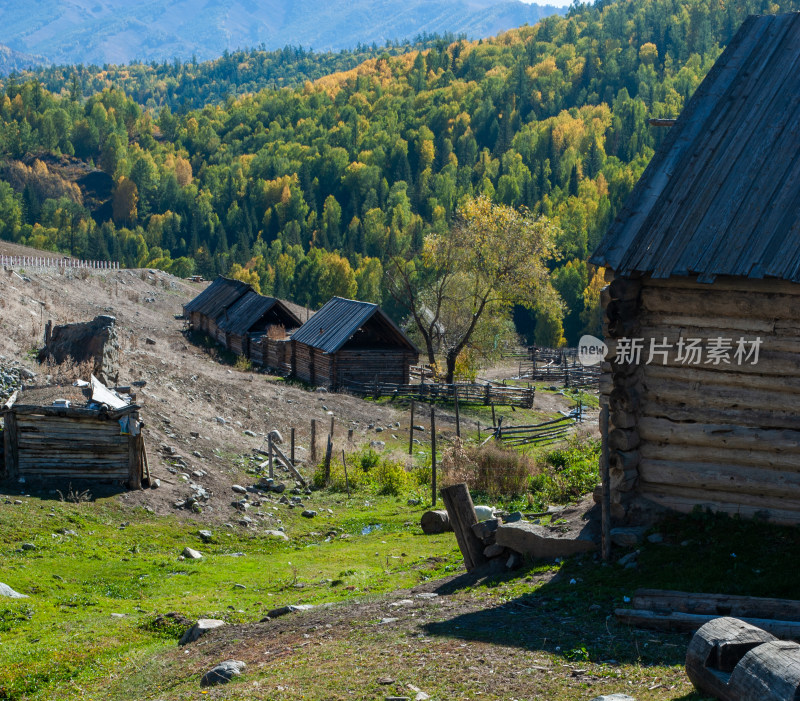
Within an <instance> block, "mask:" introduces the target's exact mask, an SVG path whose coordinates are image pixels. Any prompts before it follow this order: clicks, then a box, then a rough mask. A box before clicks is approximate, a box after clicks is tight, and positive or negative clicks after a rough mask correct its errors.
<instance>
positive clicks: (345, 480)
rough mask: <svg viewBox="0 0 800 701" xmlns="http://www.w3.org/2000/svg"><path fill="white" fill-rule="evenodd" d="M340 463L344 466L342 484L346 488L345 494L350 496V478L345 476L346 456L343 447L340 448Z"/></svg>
mask: <svg viewBox="0 0 800 701" xmlns="http://www.w3.org/2000/svg"><path fill="white" fill-rule="evenodd" d="M342 465H343V466H344V486H345V488H346V489H347V496H350V480H349V479H348V478H347V458H345V456H344V448H342Z"/></svg>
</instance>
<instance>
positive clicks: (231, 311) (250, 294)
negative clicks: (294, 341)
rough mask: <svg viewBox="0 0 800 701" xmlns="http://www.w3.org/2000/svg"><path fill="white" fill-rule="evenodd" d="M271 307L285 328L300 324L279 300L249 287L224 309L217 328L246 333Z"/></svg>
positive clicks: (234, 332) (235, 332) (295, 326)
mask: <svg viewBox="0 0 800 701" xmlns="http://www.w3.org/2000/svg"><path fill="white" fill-rule="evenodd" d="M273 308H274V309H275V311H276V312H277V315H278V316H279V317H280V318H281V321H282V323H283V324H284V326H286V327H287V328H297V327H298V326H300V324H302V322H301V321H300V319H298V318H297V316H296V315H295V314H294V313H293V312H291V311H289V309H287V308H286V306H285V305H284V304H282V303H281V302H280V301H279V300H277V299H275V298H274V297H265V296H264V295H260V294H258V293H257V292H256V291H255V290H252V289H250V290H248V291H247V292H245V293H244V295H242V296H241V297H240V298H239V299H238V300H236V301H235V302H234V303H233V304H232V305H231V306H230V307H228V308H227V309H225V311H224V312H223V314H222V317H221V318H220V319H219V322H218V325H219V328H220V329H221V330H223V331H228V332H230V333H233V334H240V335H241V334H246V333H247V332H248V331H250V329H252V328H253V326H255V325H256V324H257V323H258V322H259V321H260V320H261V319H262V318H263V317H264V316H265V315H266V314H268V313H269V312H270V311H271V310H273Z"/></svg>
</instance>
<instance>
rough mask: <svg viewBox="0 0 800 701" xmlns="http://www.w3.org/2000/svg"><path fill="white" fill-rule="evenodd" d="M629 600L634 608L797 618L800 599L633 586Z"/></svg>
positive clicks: (720, 614)
mask: <svg viewBox="0 0 800 701" xmlns="http://www.w3.org/2000/svg"><path fill="white" fill-rule="evenodd" d="M632 603H633V607H634V608H637V609H650V610H658V611H681V612H683V613H701V614H707V615H716V616H734V617H736V618H742V617H744V618H771V619H777V620H784V621H800V601H798V600H796V599H774V598H766V597H757V596H740V595H735V594H706V593H696V592H685V591H675V590H673V589H637V590H636V591H635V592H634V595H633V602H632Z"/></svg>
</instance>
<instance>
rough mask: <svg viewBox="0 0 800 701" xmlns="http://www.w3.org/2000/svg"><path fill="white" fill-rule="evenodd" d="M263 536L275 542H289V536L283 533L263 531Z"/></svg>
mask: <svg viewBox="0 0 800 701" xmlns="http://www.w3.org/2000/svg"><path fill="white" fill-rule="evenodd" d="M264 535H265V536H267V537H268V538H275V539H276V540H289V536H288V535H286V534H285V533H284V532H283V531H264Z"/></svg>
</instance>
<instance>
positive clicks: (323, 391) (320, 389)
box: [314, 387, 328, 394]
mask: <svg viewBox="0 0 800 701" xmlns="http://www.w3.org/2000/svg"><path fill="white" fill-rule="evenodd" d="M314 391H315V392H316V393H317V394H328V390H327V388H325V387H317V388H316V389H315V390H314Z"/></svg>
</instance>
